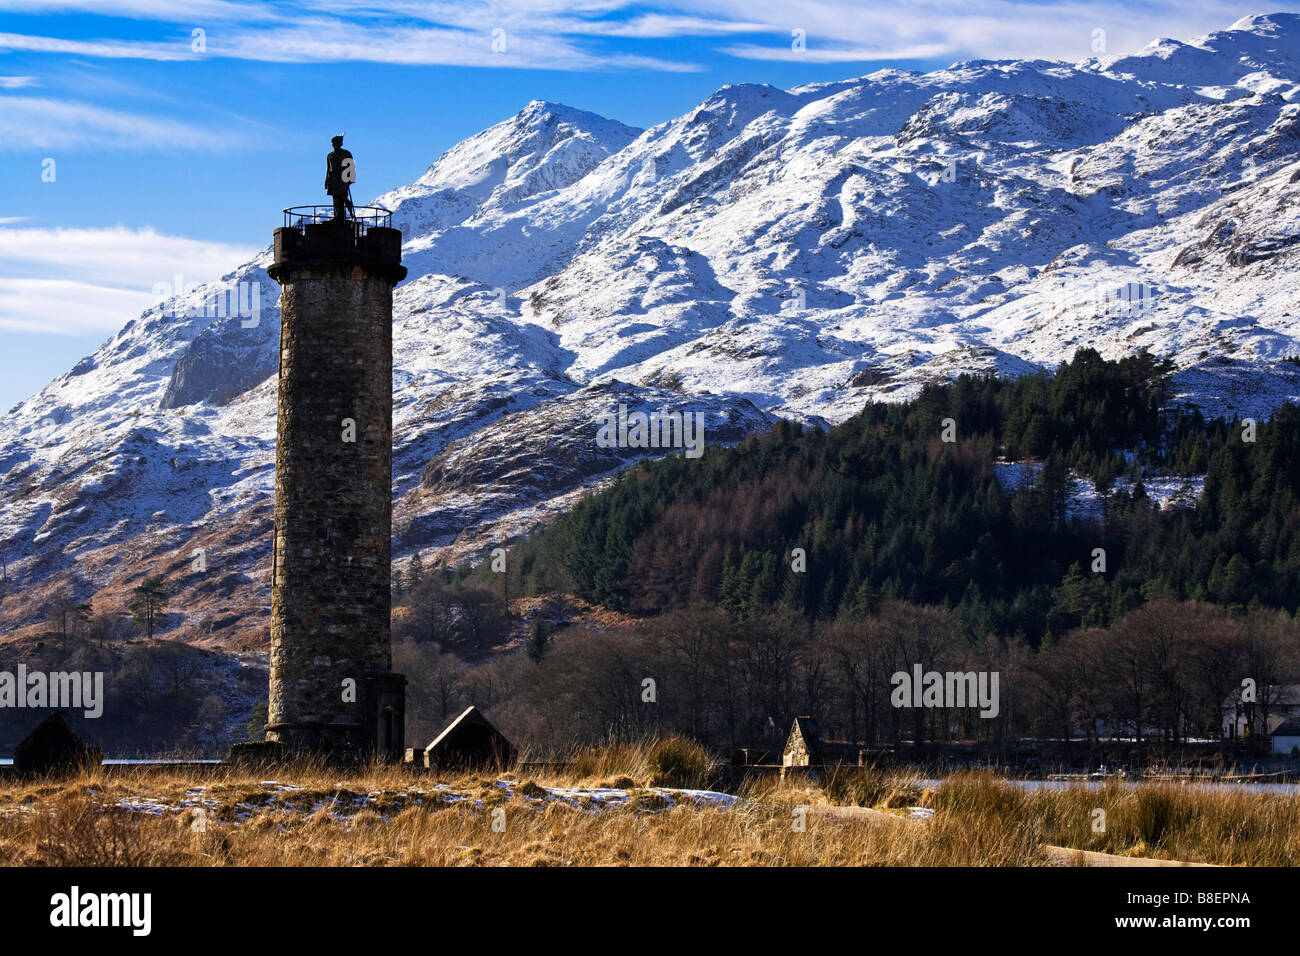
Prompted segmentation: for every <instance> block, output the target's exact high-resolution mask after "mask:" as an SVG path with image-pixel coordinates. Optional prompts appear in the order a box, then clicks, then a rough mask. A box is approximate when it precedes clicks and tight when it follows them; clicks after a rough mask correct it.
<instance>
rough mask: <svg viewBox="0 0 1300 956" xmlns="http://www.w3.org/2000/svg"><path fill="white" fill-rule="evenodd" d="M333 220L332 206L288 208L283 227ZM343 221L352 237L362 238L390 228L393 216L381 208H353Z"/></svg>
mask: <svg viewBox="0 0 1300 956" xmlns="http://www.w3.org/2000/svg"><path fill="white" fill-rule="evenodd" d="M333 219H334V207H333V206H290V207H289V208H288V209H286V210H285V211H284V224H285V226H288V227H291V228H294V229H302V228H303V227H304V226H313V225H318V224H320V223H326V222H330V221H332V220H333ZM344 221H345V222H348V223H350V224H351V225H352V232H353V235H356V236H364V235H365V234H366V233H367V232H369V231H370V230H371V229H376V228H381V227H382V228H384V229H389V228H392V225H393V214H392V212H391V211H389V210H387V209H385V208H384V207H383V206H354V207H353V214H352V215H351V216H349V217H348V218H347V219H345V220H344Z"/></svg>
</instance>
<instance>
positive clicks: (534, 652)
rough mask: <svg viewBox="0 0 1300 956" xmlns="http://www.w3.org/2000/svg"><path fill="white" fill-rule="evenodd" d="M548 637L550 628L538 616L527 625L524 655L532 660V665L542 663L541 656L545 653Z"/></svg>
mask: <svg viewBox="0 0 1300 956" xmlns="http://www.w3.org/2000/svg"><path fill="white" fill-rule="evenodd" d="M549 637H550V626H549V625H548V624H547V623H546V621H545V620H544V619H543V618H542V616H541V615H540V614H539V615H538V616H537V617H534V618H533V619H532V621H531V622H530V623H529V625H528V637H527V638H525V640H524V653H525V654H527V655H528V656H529V658H531V659H532V662H533V663H534V664H540V663H541V662H542V655H543V654H545V653H546V642H547V639H548V638H549Z"/></svg>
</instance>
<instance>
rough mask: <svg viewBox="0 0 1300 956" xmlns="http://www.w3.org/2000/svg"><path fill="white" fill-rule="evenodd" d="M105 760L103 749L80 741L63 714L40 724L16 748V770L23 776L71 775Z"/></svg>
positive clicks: (55, 713)
mask: <svg viewBox="0 0 1300 956" xmlns="http://www.w3.org/2000/svg"><path fill="white" fill-rule="evenodd" d="M102 759H103V753H102V752H101V751H100V750H99V748H97V747H91V746H89V745H88V744H87V743H86V742H85V741H84V740H82V739H81V738H80V737H78V736H77V733H76V731H74V730H73V729H72V727H71V726H69V724H68V721H67V719H66V716H65V714H64V712H63V711H61V710H56V711H55V712H54V713H52V714H50V716H48V717H46V718H45V719H44V720H42V721H41V722H40V723H39V724H37V725H36V729H35V730H33V731H32V732H31V733H30V734H28V735H27V736H26V737H24V738H23V739H22V741H21V742H19V744H18V746H16V747H15V748H14V770H15V772H17V773H19V774H22V775H23V776H28V775H30V776H37V775H40V774H47V773H71V772H74V771H77V770H80V769H82V768H83V767H88V766H93V765H94V764H97V763H99V762H100V761H101V760H102Z"/></svg>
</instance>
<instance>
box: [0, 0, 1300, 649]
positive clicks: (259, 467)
mask: <svg viewBox="0 0 1300 956" xmlns="http://www.w3.org/2000/svg"><path fill="white" fill-rule="evenodd" d="M1297 51H1300V17H1297V16H1295V15H1290V14H1275V15H1269V16H1260V17H1249V18H1245V19H1243V20H1241V21H1238V22H1237V23H1236V24H1234V25H1233V26H1232V27H1231V28H1229V29H1227V30H1224V31H1220V32H1218V33H1214V34H1211V35H1210V36H1208V37H1202V38H1198V39H1195V40H1191V41H1187V42H1179V41H1175V40H1171V39H1159V40H1156V41H1154V42H1153V43H1152V44H1150V45H1149V46H1148V47H1146V48H1144V49H1143V50H1140V51H1138V52H1137V53H1135V54H1132V55H1127V56H1111V57H1103V58H1100V59H1090V60H1085V61H1082V62H1080V63H1076V64H1066V63H1059V62H1049V61H1015V62H992V61H972V62H967V63H960V64H954V65H953V66H951V67H949V68H948V69H945V70H939V71H936V72H934V73H929V74H919V73H915V72H908V71H901V70H882V71H878V72H876V73H873V74H871V75H869V76H865V77H861V78H857V79H851V80H844V81H839V82H834V83H819V84H813V85H809V86H805V87H800V88H797V89H793V90H789V91H781V90H777V89H774V88H772V87H768V86H761V85H737V86H728V87H724V88H722V89H721V90H719V91H718V92H717V93H715V94H714V95H713V96H711V97H709V98H708V99H707V100H706V101H705V102H703V103H701V104H700V105H699V106H698V107H697V108H696V109H694V110H692V111H690V112H688V113H687V114H685V115H683V116H681V117H678V118H676V119H673V120H670V121H668V122H665V123H662V124H660V125H658V126H656V127H654V128H652V129H649V130H645V131H640V130H635V129H630V128H628V127H625V126H623V125H621V124H619V123H617V122H614V121H612V120H608V119H604V118H602V117H599V116H595V115H594V114H591V113H585V112H583V111H581V110H576V109H572V108H569V107H565V106H561V105H558V104H552V103H543V102H540V101H538V102H533V103H529V104H528V105H527V106H526V107H525V108H524V109H523V110H521V112H520V113H519V114H518V115H517V116H515V117H512V118H511V119H509V120H506V121H505V122H503V123H499V124H497V125H496V126H493V127H491V128H490V129H488V130H485V131H484V132H483V133H480V134H478V135H477V136H474V137H471V138H470V139H468V140H466V141H464V142H463V143H460V144H458V145H457V146H455V147H453V148H452V149H450V150H448V151H447V153H445V154H444V155H443V156H442V157H441V158H439V159H438V161H437V162H435V163H434V164H433V165H432V166H431V167H429V169H428V171H427V172H426V173H425V174H424V175H423V176H421V177H420V178H419V179H418V180H417V181H416V182H414V183H412V184H410V185H408V186H403V187H401V188H399V189H396V190H393V191H391V192H388V193H385V194H383V195H381V196H379V197H378V199H377V200H375V201H376V202H378V203H379V204H382V205H385V206H387V207H388V208H390V209H392V210H393V211H394V222H395V224H397V225H398V226H399V227H401V228H402V229H403V232H404V235H405V246H404V260H405V262H406V264H407V266H408V268H409V269H410V278H409V279H408V280H407V281H406V282H405V283H403V284H402V285H401V286H399V287H398V289H397V291H396V293H395V297H394V352H395V355H394V360H395V373H394V422H395V443H396V448H395V466H394V495H395V518H396V520H395V529H394V530H395V547H396V551H397V553H398V554H400V555H406V554H409V553H411V551H412V550H413V549H416V548H422V549H427V548H431V547H432V548H438V549H446V550H447V553H449V554H453V553H454V554H458V555H463V554H476V553H478V552H479V551H481V550H482V549H483V548H486V547H489V546H492V545H493V544H495V543H499V542H500V541H501V540H502V538H503V536H506V535H513V534H517V533H519V532H520V531H522V530H525V529H526V528H527V527H529V526H530V525H531V524H532V523H533V522H535V521H536V520H539V518H542V517H544V516H545V515H546V514H549V513H553V512H554V511H555V510H556V509H557V508H560V507H563V506H564V505H565V504H566V503H568V502H569V501H571V500H572V498H573V496H574V495H575V494H577V493H579V492H580V491H581V489H582V488H584V487H588V486H590V484H591V483H593V482H598V481H600V480H603V478H605V477H607V476H608V475H609V474H611V473H612V472H613V471H614V470H616V469H617V468H618V467H620V466H621V464H622V463H623V462H624V461H626V460H628V459H630V458H631V457H633V456H634V455H635V454H638V452H636V451H634V450H623V451H622V452H621V453H619V454H607V452H608V451H609V450H604V449H596V448H595V447H594V438H595V423H594V418H595V416H596V415H598V414H599V413H600V412H601V411H602V410H608V409H609V408H610V407H611V406H612V405H615V404H618V403H619V402H623V403H625V404H628V405H629V407H640V408H644V409H646V410H649V409H652V408H661V409H666V410H682V411H699V412H702V413H704V414H705V415H706V416H707V421H708V423H709V424H708V428H709V430H710V431H709V435H710V438H709V441H710V443H716V442H717V441H722V440H734V439H735V438H736V437H738V436H739V434H741V433H743V432H744V431H745V430H749V429H753V428H758V427H762V426H763V424H764V423H766V422H768V421H770V420H772V418H773V417H774V416H788V417H794V418H798V419H802V420H805V421H811V422H835V421H840V420H842V419H844V418H846V417H848V416H849V415H851V414H853V413H854V412H856V411H857V410H858V409H860V408H861V407H862V405H863V404H864V403H865V402H867V401H869V400H898V399H904V398H907V397H910V396H912V395H914V394H915V393H916V392H917V391H918V390H919V388H920V387H921V386H922V385H923V384H924V383H925V382H927V381H932V380H935V379H942V378H947V377H950V376H952V375H954V374H956V373H958V372H960V371H972V370H987V371H996V372H998V373H999V374H1024V373H1028V372H1032V371H1035V370H1037V369H1040V368H1047V367H1052V366H1054V365H1055V364H1056V363H1058V362H1059V361H1061V360H1062V359H1064V358H1067V357H1069V356H1070V355H1071V354H1072V353H1073V352H1074V350H1075V349H1077V348H1079V347H1081V346H1084V345H1092V346H1095V347H1097V348H1099V349H1100V350H1101V351H1102V352H1103V353H1104V354H1106V355H1109V356H1118V355H1122V354H1126V353H1129V352H1132V351H1134V350H1135V349H1138V348H1149V349H1151V350H1152V351H1153V352H1156V353H1158V354H1161V355H1167V356H1170V357H1172V358H1173V359H1174V360H1175V361H1176V363H1177V364H1178V366H1179V368H1180V373H1179V375H1178V377H1177V379H1176V382H1177V383H1178V385H1179V386H1180V388H1181V390H1182V398H1183V399H1184V400H1189V401H1195V402H1198V403H1200V404H1201V405H1202V406H1203V407H1204V408H1205V409H1206V410H1207V411H1208V412H1210V413H1212V414H1223V415H1241V414H1264V413H1267V411H1268V410H1269V409H1270V408H1272V407H1275V406H1276V405H1277V404H1279V403H1281V402H1284V401H1288V400H1292V399H1294V398H1296V397H1297V396H1300V368H1297V367H1296V366H1295V365H1292V364H1290V363H1287V362H1284V361H1282V359H1283V358H1284V357H1285V356H1287V355H1291V354H1297V353H1300V342H1298V340H1300V314H1298V313H1297V308H1298V307H1297V304H1296V286H1297V283H1296V281H1295V279H1294V275H1295V269H1296V266H1297V255H1298V254H1300V162H1298V161H1297V147H1300V62H1298V58H1300V54H1298V53H1297ZM289 198H293V197H289ZM303 198H308V197H303ZM268 261H269V251H267V252H264V253H263V254H262V255H261V256H259V257H258V259H256V260H255V261H254V262H252V263H249V264H248V265H247V266H246V267H244V268H242V269H240V270H238V271H237V272H236V273H233V274H232V275H230V276H228V277H225V278H224V279H223V280H222V281H221V282H219V283H214V284H213V285H212V286H211V287H210V288H208V289H205V290H200V291H199V292H198V293H195V294H193V295H191V296H190V297H189V298H190V299H191V300H197V298H198V297H200V296H203V295H208V294H210V293H211V292H212V291H213V290H215V289H230V288H233V287H234V286H235V285H236V284H237V283H239V282H241V281H244V282H255V283H260V288H261V290H262V301H261V305H262V308H261V312H260V315H259V321H258V323H257V324H256V325H255V326H254V327H252V328H246V327H244V323H243V322H241V320H240V318H239V317H230V318H224V319H220V318H202V317H189V318H185V317H181V318H175V317H172V316H170V315H168V314H167V313H166V312H165V311H164V309H169V308H171V307H172V306H174V305H175V303H168V304H164V306H163V307H160V308H155V309H151V310H150V311H149V312H147V313H145V314H144V315H143V316H141V317H140V318H139V319H136V320H135V321H133V322H131V323H128V324H127V326H126V327H124V328H123V329H122V331H121V332H119V333H118V334H117V335H116V336H114V338H113V339H111V340H109V342H107V343H105V345H104V346H103V347H101V348H100V349H99V350H98V351H97V352H95V353H94V354H93V355H92V356H89V357H88V358H87V359H86V360H84V361H83V362H82V363H80V364H79V365H78V366H77V367H76V368H74V369H73V370H72V371H70V372H69V373H67V374H66V375H64V376H61V377H60V378H59V379H56V380H55V381H54V382H52V383H51V384H50V385H49V386H47V387H46V388H45V389H44V390H43V391H42V392H40V393H39V394H38V395H36V396H33V397H32V398H31V399H29V400H28V401H26V402H24V403H22V404H20V405H19V406H18V407H17V408H16V409H15V410H14V411H13V412H12V413H11V414H10V415H9V416H7V418H6V419H5V421H4V422H3V423H0V438H2V439H3V441H2V443H0V447H3V452H0V543H2V544H0V546H2V547H3V548H4V549H5V553H6V555H7V556H8V558H9V561H10V576H11V577H13V578H15V579H16V581H17V582H19V583H20V584H21V585H22V586H23V587H28V588H30V587H32V586H37V587H38V589H39V586H40V585H41V584H42V582H44V584H45V585H52V584H53V583H55V582H63V583H68V584H71V585H72V586H74V587H75V589H76V591H77V593H78V595H79V596H83V597H84V596H88V595H90V594H92V593H95V592H97V591H99V590H100V589H103V588H110V589H111V588H112V587H114V586H118V587H120V586H122V585H123V584H124V583H130V582H132V581H134V580H136V579H138V577H140V576H142V575H143V574H144V573H145V572H146V571H151V570H152V571H159V572H162V573H165V574H168V575H169V577H170V578H171V580H172V581H173V587H174V590H176V591H177V593H178V599H177V600H176V602H175V603H176V604H177V605H178V606H180V607H183V608H185V609H186V613H187V615H188V618H187V627H189V628H190V631H191V633H193V634H195V635H198V636H199V637H200V638H205V637H206V636H207V635H211V636H212V638H213V639H214V640H225V639H226V636H225V635H223V634H221V633H218V632H219V631H220V630H221V627H225V626H226V625H224V624H222V625H221V627H218V626H217V625H216V624H214V623H213V622H214V621H216V620H218V617H217V616H216V612H215V608H214V609H212V610H210V609H209V604H212V605H215V604H216V603H218V602H216V601H215V599H214V600H213V601H210V602H209V603H204V601H202V600H199V599H198V598H197V597H195V595H201V594H202V593H203V589H204V588H209V589H211V588H214V587H215V588H216V590H215V592H214V593H215V594H218V595H220V602H219V603H220V606H221V610H222V611H223V612H224V613H223V614H222V615H220V618H219V620H220V621H223V622H224V621H229V620H230V618H231V615H230V614H229V609H230V607H231V606H232V605H233V606H240V607H243V608H245V609H248V610H249V612H250V613H249V614H246V615H245V620H246V623H245V625H243V626H242V628H241V629H240V633H241V634H242V635H243V636H244V637H248V638H250V639H251V640H253V641H254V642H260V641H264V640H265V636H264V634H259V633H258V629H259V627H260V621H261V620H262V618H261V617H259V615H263V614H264V610H265V607H264V606H265V603H266V600H267V592H266V581H265V574H264V572H265V569H266V564H267V558H268V555H269V540H268V537H267V528H268V526H269V517H268V516H269V501H270V495H271V489H272V477H273V464H272V461H273V442H274V430H275V422H274V417H275V407H274V386H275V383H274V370H275V363H276V349H277V342H278V325H279V321H278V320H279V315H278V311H277V309H276V306H275V304H274V303H275V298H276V296H277V294H278V287H277V286H276V285H275V284H274V283H273V282H271V281H270V280H269V278H268V277H267V276H266V274H265V271H264V268H265V266H266V265H267V264H268ZM1134 290H1136V292H1135V291H1134ZM615 451H617V450H615ZM197 547H205V548H208V549H209V554H210V566H211V568H213V569H214V570H213V571H209V572H207V573H205V574H203V575H199V574H196V573H194V572H192V571H191V568H190V555H191V552H192V550H193V549H194V548H197ZM214 581H215V582H217V584H215V585H214ZM191 598H194V599H193V600H191ZM33 613H34V610H33V602H32V601H30V600H24V601H18V600H17V599H16V598H15V597H10V598H8V599H6V600H5V602H4V603H3V604H0V620H4V621H7V622H9V623H10V624H18V623H25V622H27V621H30V620H31V619H32V615H33Z"/></svg>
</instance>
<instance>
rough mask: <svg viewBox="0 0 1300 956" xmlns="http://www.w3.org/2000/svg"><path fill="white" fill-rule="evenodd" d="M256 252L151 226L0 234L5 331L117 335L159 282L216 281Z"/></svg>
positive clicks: (0, 316)
mask: <svg viewBox="0 0 1300 956" xmlns="http://www.w3.org/2000/svg"><path fill="white" fill-rule="evenodd" d="M256 253H257V250H256V249H254V248H253V247H251V246H239V245H231V244H228V243H221V242H209V241H206V240H202V239H187V238H184V237H178V236H166V235H162V234H160V233H157V232H155V231H153V230H152V229H140V230H132V229H126V228H123V227H121V226H118V227H115V228H112V229H0V262H2V263H4V272H3V274H0V328H3V329H16V330H22V331H27V332H47V333H51V334H80V333H85V332H98V331H112V330H115V329H118V328H120V327H121V326H122V325H123V323H125V322H126V321H127V320H129V319H132V318H134V317H135V316H137V315H139V314H140V313H141V312H143V311H144V310H145V309H147V308H149V306H150V305H152V304H154V303H155V302H157V301H158V296H156V295H154V293H153V288H154V286H155V285H157V284H158V283H163V282H166V283H174V279H175V276H176V275H177V274H180V275H182V276H184V278H185V282H186V283H187V284H188V283H191V282H210V281H212V280H213V279H218V278H220V277H221V276H223V275H225V274H226V273H228V272H230V271H231V270H232V269H233V268H235V267H236V266H238V265H239V264H241V263H243V262H247V261H248V260H249V259H251V258H252V257H253V256H254V255H256Z"/></svg>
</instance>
